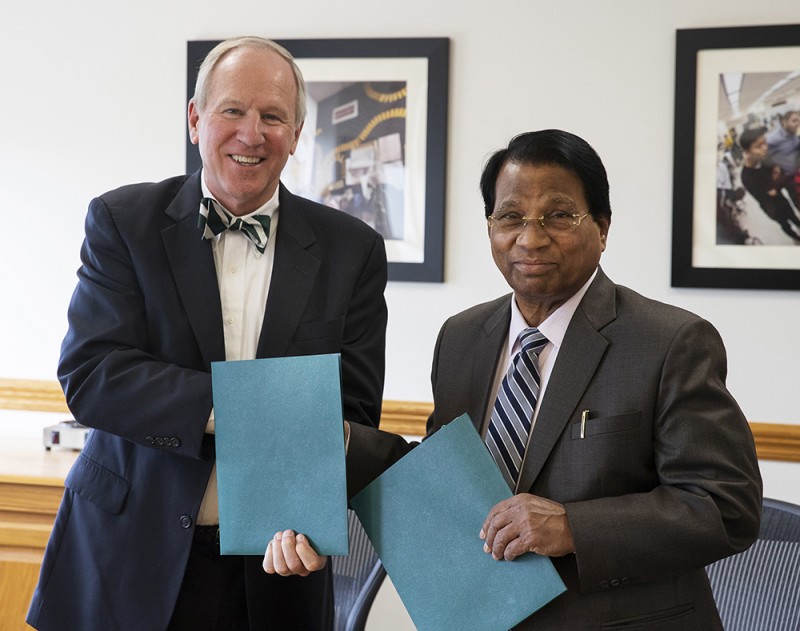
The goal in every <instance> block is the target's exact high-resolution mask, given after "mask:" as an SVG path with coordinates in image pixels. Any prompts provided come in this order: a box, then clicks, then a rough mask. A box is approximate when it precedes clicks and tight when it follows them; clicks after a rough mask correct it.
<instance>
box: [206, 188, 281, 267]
mask: <svg viewBox="0 0 800 631" xmlns="http://www.w3.org/2000/svg"><path fill="white" fill-rule="evenodd" d="M269 226H270V217H269V215H254V216H252V217H244V218H243V217H235V216H234V215H231V214H230V213H229V212H228V211H227V210H225V209H224V208H223V207H222V206H220V204H219V203H218V202H217V201H216V200H214V199H211V198H210V197H204V198H203V199H202V201H201V203H200V215H199V216H198V218H197V227H198V228H199V229H200V230H202V232H203V238H204V239H212V238H213V237H215V236H217V235H218V234H220V233H221V232H224V231H225V230H237V231H239V232H241V233H242V234H243V235H245V236H246V237H247V238H248V239H250V241H252V242H253V245H255V246H256V250H258V252H259V253H260V254H263V253H264V250H265V249H266V247H267V239H269Z"/></svg>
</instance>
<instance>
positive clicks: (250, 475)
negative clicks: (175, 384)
mask: <svg viewBox="0 0 800 631" xmlns="http://www.w3.org/2000/svg"><path fill="white" fill-rule="evenodd" d="M340 363H341V358H340V356H339V354H331V355H311V356H304V357H277V358H270V359H253V360H243V361H229V362H215V363H212V364H211V381H212V389H213V396H214V422H215V426H216V430H215V431H216V452H217V486H218V493H219V530H220V552H221V553H222V554H252V555H262V554H264V551H265V550H266V547H267V543H268V542H269V540H270V538H271V537H272V536H273V535H274V534H275V533H276V532H278V531H279V530H286V529H292V530H294V531H295V532H298V533H303V534H305V535H306V536H308V538H309V540H310V542H311V544H312V546H313V547H314V549H315V550H316V551H317V552H318V553H319V554H335V555H345V554H347V552H348V535H347V488H346V477H345V460H344V458H345V454H344V426H343V418H342V395H341V367H340Z"/></svg>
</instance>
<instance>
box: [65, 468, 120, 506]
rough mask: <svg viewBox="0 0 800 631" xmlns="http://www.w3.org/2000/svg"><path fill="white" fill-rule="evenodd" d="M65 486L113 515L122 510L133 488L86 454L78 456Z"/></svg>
mask: <svg viewBox="0 0 800 631" xmlns="http://www.w3.org/2000/svg"><path fill="white" fill-rule="evenodd" d="M64 486H66V487H67V488H68V489H69V490H70V491H72V492H74V493H75V494H77V495H79V496H80V497H82V498H83V499H86V500H89V501H90V502H92V503H93V504H95V505H96V506H97V507H98V508H100V509H102V510H104V511H105V512H107V513H111V514H112V515H116V514H117V513H119V512H120V511H121V510H122V505H123V504H124V503H125V498H126V497H127V496H128V491H129V490H130V488H131V484H130V482H128V481H127V480H126V479H124V478H121V477H120V476H118V475H117V474H116V473H114V472H113V471H110V470H109V469H106V468H105V467H103V466H101V465H99V464H97V463H96V462H94V461H93V460H90V459H89V458H87V457H86V456H85V455H84V454H81V455H80V456H78V459H77V460H76V461H75V464H74V465H73V466H72V469H70V472H69V474H68V475H67V479H66V480H65V481H64Z"/></svg>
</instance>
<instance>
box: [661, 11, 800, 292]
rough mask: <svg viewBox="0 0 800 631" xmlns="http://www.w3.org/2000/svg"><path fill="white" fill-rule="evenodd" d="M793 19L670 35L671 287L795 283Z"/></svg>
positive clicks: (799, 193) (796, 50) (798, 264)
mask: <svg viewBox="0 0 800 631" xmlns="http://www.w3.org/2000/svg"><path fill="white" fill-rule="evenodd" d="M799 131H800V25H777V26H752V27H735V28H708V29H684V30H678V31H677V37H676V74H675V130H674V134H675V145H674V147H675V153H674V166H673V227H672V285H673V286H674V287H724V288H747V289H800V172H798V167H799V166H800V159H799V156H800V137H798V132H799Z"/></svg>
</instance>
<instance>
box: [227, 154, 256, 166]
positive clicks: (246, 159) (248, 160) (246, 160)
mask: <svg viewBox="0 0 800 631" xmlns="http://www.w3.org/2000/svg"><path fill="white" fill-rule="evenodd" d="M231 158H233V159H234V160H236V162H238V163H240V164H258V163H259V162H261V158H258V157H250V156H237V155H232V156H231Z"/></svg>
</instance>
